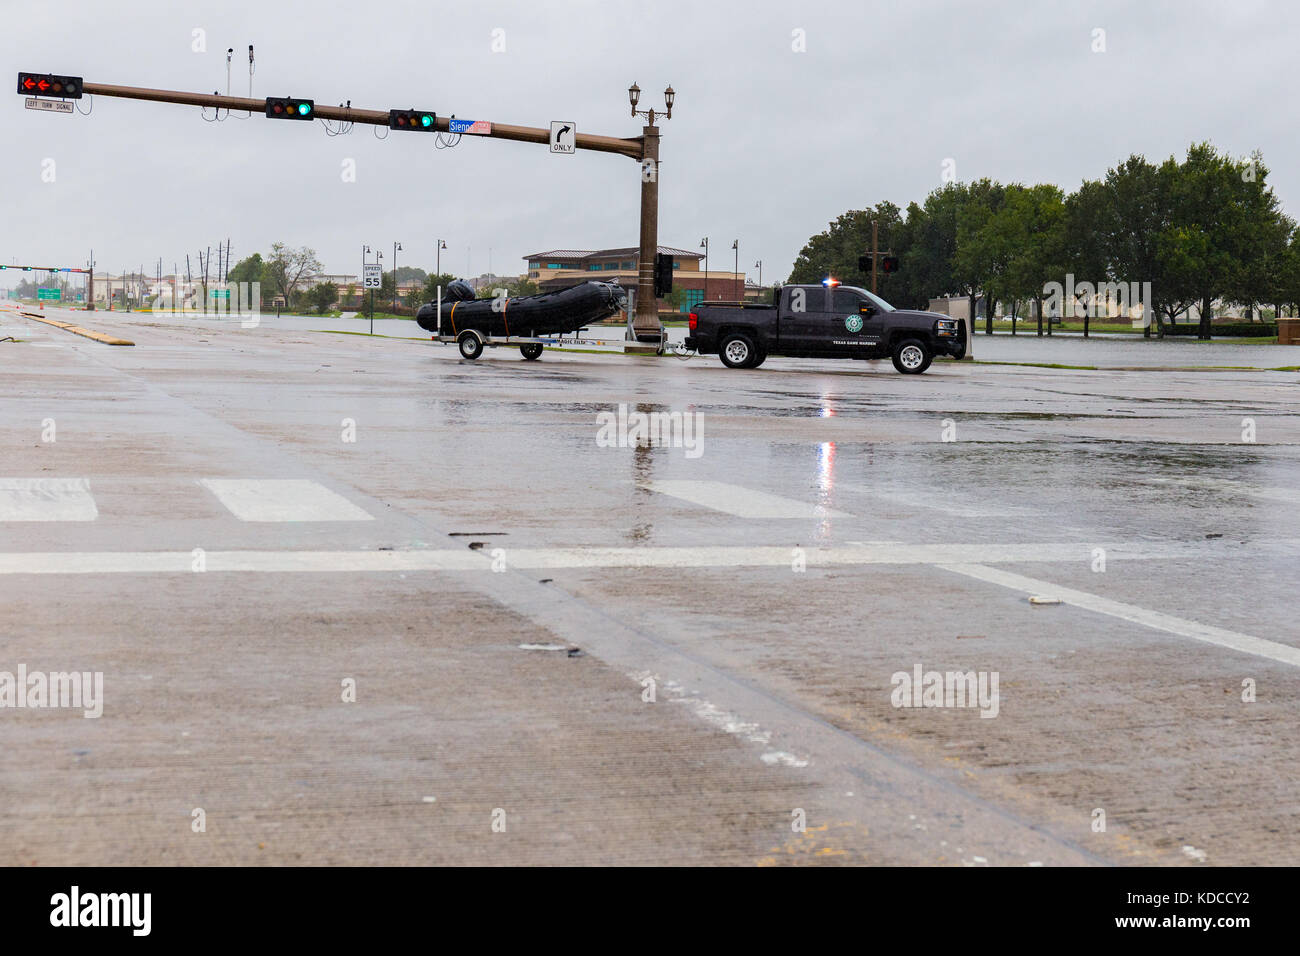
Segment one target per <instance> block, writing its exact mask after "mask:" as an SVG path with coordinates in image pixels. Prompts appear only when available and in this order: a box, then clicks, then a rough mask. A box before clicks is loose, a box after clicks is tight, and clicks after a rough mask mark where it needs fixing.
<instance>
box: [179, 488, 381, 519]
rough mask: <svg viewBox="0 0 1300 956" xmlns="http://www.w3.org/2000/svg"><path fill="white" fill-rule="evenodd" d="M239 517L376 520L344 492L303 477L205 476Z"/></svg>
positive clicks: (222, 501)
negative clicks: (330, 488) (348, 498)
mask: <svg viewBox="0 0 1300 956" xmlns="http://www.w3.org/2000/svg"><path fill="white" fill-rule="evenodd" d="M200 484H202V485H203V486H204V487H206V488H207V489H208V490H209V491H211V492H212V493H213V494H214V495H216V496H217V499H218V500H219V501H220V502H221V503H222V504H223V505H225V506H226V508H228V509H229V510H230V512H231V514H233V515H234V516H235V517H236V518H238V519H239V520H240V521H373V520H374V518H373V517H372V516H371V515H368V514H366V512H364V511H362V510H361V509H360V508H358V507H357V506H356V505H354V504H353V503H352V502H350V501H348V500H347V499H346V498H344V497H343V496H342V495H339V494H336V493H335V492H333V491H330V490H329V489H328V488H326V487H325V486H324V485H321V484H318V483H316V482H314V481H308V480H306V479H302V478H204V479H202V481H201V482H200Z"/></svg>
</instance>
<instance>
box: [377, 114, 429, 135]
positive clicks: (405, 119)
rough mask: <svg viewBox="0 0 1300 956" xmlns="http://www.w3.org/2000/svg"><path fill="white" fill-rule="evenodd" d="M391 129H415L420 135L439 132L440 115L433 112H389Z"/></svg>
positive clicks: (389, 126)
mask: <svg viewBox="0 0 1300 956" xmlns="http://www.w3.org/2000/svg"><path fill="white" fill-rule="evenodd" d="M388 128H389V129H413V130H415V131H416V132H420V133H436V132H437V131H438V114H437V113H435V112H433V110H389V111H388Z"/></svg>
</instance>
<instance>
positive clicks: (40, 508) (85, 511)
mask: <svg viewBox="0 0 1300 956" xmlns="http://www.w3.org/2000/svg"><path fill="white" fill-rule="evenodd" d="M98 516H99V509H98V508H96V507H95V499H94V498H92V497H91V495H90V482H89V481H87V480H86V479H85V478H0V521H94V520H95V518H97V517H98Z"/></svg>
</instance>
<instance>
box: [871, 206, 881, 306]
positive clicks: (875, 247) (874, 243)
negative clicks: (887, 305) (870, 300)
mask: <svg viewBox="0 0 1300 956" xmlns="http://www.w3.org/2000/svg"><path fill="white" fill-rule="evenodd" d="M879 251H880V249H879V239H878V236H877V232H876V220H874V219H873V220H871V294H872V295H875V293H876V273H877V272H878V271H879V270H878V268H877V261H878V260H877V256H878V254H879Z"/></svg>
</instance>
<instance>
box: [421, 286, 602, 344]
mask: <svg viewBox="0 0 1300 956" xmlns="http://www.w3.org/2000/svg"><path fill="white" fill-rule="evenodd" d="M626 304H627V293H626V292H625V291H624V290H623V289H622V288H620V287H619V286H617V285H614V284H613V283H609V282H584V283H582V284H581V285H575V286H571V287H569V288H567V289H560V290H558V291H556V292H544V293H542V294H540V295H526V296H520V297H519V298H517V299H507V298H499V299H470V300H461V301H455V302H447V301H444V302H443V303H442V328H441V330H439V328H438V308H437V306H436V305H435V304H434V303H432V302H430V303H429V304H427V305H422V306H420V310H419V312H417V313H416V315H415V321H416V322H418V323H419V324H420V328H422V329H424V330H425V331H426V332H433V333H435V334H442V335H459V334H460V333H461V332H464V331H465V330H466V329H473V330H474V331H476V332H479V333H480V334H482V335H485V336H492V337H499V336H509V335H513V336H527V337H533V336H538V335H556V334H560V333H563V332H576V331H577V330H578V329H580V328H582V327H583V326H585V325H590V324H591V323H593V322H600V321H601V320H603V319H607V318H609V317H610V316H611V315H615V314H616V313H618V312H619V311H621V310H622V309H623V308H624V307H625V306H626Z"/></svg>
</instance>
